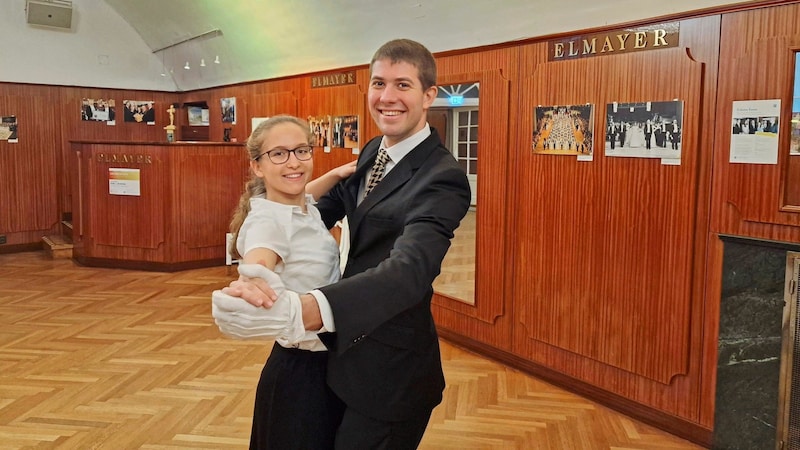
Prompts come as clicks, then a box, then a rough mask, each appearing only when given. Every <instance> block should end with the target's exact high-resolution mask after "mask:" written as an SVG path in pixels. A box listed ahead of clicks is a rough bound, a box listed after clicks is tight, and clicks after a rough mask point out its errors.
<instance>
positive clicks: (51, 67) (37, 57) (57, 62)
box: [0, 0, 177, 91]
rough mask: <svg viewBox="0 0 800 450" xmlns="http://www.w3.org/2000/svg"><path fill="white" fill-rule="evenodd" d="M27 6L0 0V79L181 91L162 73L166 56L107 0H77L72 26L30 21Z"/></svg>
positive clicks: (22, 0)
mask: <svg viewBox="0 0 800 450" xmlns="http://www.w3.org/2000/svg"><path fill="white" fill-rule="evenodd" d="M25 4H26V3H25V0H3V1H2V3H0V81H4V82H17V83H35V84H51V85H64V86H91V87H105V88H125V89H145V90H158V91H175V90H177V89H176V86H175V83H174V82H173V81H172V79H171V78H170V77H169V76H166V77H162V76H161V75H160V74H161V72H162V68H161V60H160V59H159V58H158V57H157V56H156V55H154V54H153V53H152V51H151V50H150V49H149V48H148V47H147V45H145V43H144V41H143V40H142V38H141V37H140V36H139V34H137V33H136V31H134V29H133V28H132V27H131V26H130V25H128V23H127V22H125V21H124V20H123V19H122V18H121V17H120V16H119V15H118V14H117V13H116V12H115V11H114V10H113V9H111V7H109V6H108V4H107V3H106V2H104V1H102V0H73V15H72V29H71V30H64V29H60V28H49V27H41V26H33V25H28V23H27V20H26V15H25ZM167 75H169V73H168V72H167Z"/></svg>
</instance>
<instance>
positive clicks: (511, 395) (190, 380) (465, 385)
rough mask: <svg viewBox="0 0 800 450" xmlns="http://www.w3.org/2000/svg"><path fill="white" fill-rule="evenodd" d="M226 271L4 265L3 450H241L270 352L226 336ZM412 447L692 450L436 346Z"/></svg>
mask: <svg viewBox="0 0 800 450" xmlns="http://www.w3.org/2000/svg"><path fill="white" fill-rule="evenodd" d="M232 277H233V274H232V273H231V272H229V270H228V268H226V267H217V268H209V269H198V270H190V271H184V272H178V273H155V272H152V273H151V272H140V271H127V270H118V269H97V268H86V267H80V266H78V265H76V264H75V263H73V262H72V261H70V260H50V259H48V258H47V257H46V255H45V254H44V253H43V252H31V253H18V254H10V255H0V449H23V448H24V449H53V448H57V449H80V450H85V449H114V450H116V449H234V448H237V449H242V448H246V447H247V443H248V436H249V429H250V419H251V415H252V402H253V395H254V388H255V384H256V380H257V378H258V376H259V373H260V370H261V366H262V364H263V362H264V361H265V359H266V357H267V354H268V352H269V348H270V345H271V343H267V342H243V341H234V340H231V339H227V338H225V337H223V336H221V335H220V334H219V332H218V330H217V328H216V326H215V325H214V324H213V322H212V320H211V317H210V303H209V294H210V292H211V290H212V289H215V288H219V287H221V286H223V285H225V284H227V282H228V281H229V280H230V279H231V278H232ZM442 351H443V360H444V365H445V374H446V377H447V381H448V387H447V390H446V391H445V400H444V402H443V404H442V405H440V406H439V407H438V408H437V409H436V410H435V411H434V414H433V417H432V419H431V423H430V427H429V430H428V432H427V434H426V436H425V438H424V440H423V443H422V446H421V448H423V449H427V450H431V449H475V450H477V449H554V450H557V449H580V450H583V449H662V450H663V449H671V450H677V449H699V448H700V447H697V446H694V445H692V444H690V443H688V442H686V441H683V440H680V439H678V438H676V437H674V436H670V435H668V434H666V433H663V432H660V431H658V430H656V429H654V428H652V427H649V426H646V425H643V424H640V423H638V422H636V421H634V420H631V419H629V418H627V417H625V416H621V415H619V414H616V413H614V412H612V411H610V410H608V409H606V408H604V407H602V406H599V405H597V404H593V403H591V402H589V401H586V400H584V399H582V398H581V397H578V396H576V395H573V394H570V393H568V392H565V391H562V390H559V389H556V388H554V387H553V386H550V385H548V384H546V383H543V382H540V381H538V380H536V379H535V378H532V377H529V376H526V375H524V374H522V373H520V372H518V371H515V370H512V369H509V368H506V367H504V366H502V365H500V364H497V363H495V362H492V361H490V360H487V359H484V358H481V357H479V356H476V355H474V354H472V353H469V352H466V351H463V350H461V349H459V348H457V347H454V346H452V345H450V344H448V343H447V342H443V343H442Z"/></svg>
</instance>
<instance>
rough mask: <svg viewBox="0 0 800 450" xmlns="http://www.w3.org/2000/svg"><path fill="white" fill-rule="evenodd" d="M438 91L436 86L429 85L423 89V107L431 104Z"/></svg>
mask: <svg viewBox="0 0 800 450" xmlns="http://www.w3.org/2000/svg"><path fill="white" fill-rule="evenodd" d="M438 92H439V88H437V87H436V86H431V87H429V88H428V89H426V90H425V93H424V94H423V95H424V97H425V98H424V100H423V102H422V104H423V105H424V107H425V109H428V108H430V107H431V105H433V101H434V100H436V94H437V93H438Z"/></svg>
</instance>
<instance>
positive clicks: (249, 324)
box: [211, 264, 305, 345]
mask: <svg viewBox="0 0 800 450" xmlns="http://www.w3.org/2000/svg"><path fill="white" fill-rule="evenodd" d="M238 270H239V274H240V275H241V278H240V279H239V280H238V281H235V282H233V283H231V286H229V287H226V288H224V289H222V290H215V291H214V292H213V293H212V295H211V302H212V303H211V314H212V316H213V317H214V322H215V323H216V324H217V326H218V327H219V329H220V331H221V332H222V333H224V334H226V335H228V336H231V337H234V338H239V339H259V338H260V339H275V340H277V341H279V342H280V343H281V344H287V345H294V344H296V343H298V342H300V341H302V340H303V338H304V336H305V329H304V327H303V315H302V306H301V304H300V298H299V296H298V295H297V293H295V292H292V291H288V290H286V289H285V288H284V286H283V282H282V281H281V279H280V277H279V276H278V275H277V274H276V273H275V272H273V271H271V270H269V269H267V268H266V267H264V266H262V265H260V264H240V265H239V267H238ZM264 287H266V288H267V289H268V290H269V291H272V296H270V295H268V294H266V293H265V291H264V290H262V289H263V288H264ZM256 291H257V292H256ZM254 298H255V299H257V301H255V302H254V301H253V300H252V299H254ZM245 299H247V300H245ZM260 305H264V306H260ZM267 305H269V307H267Z"/></svg>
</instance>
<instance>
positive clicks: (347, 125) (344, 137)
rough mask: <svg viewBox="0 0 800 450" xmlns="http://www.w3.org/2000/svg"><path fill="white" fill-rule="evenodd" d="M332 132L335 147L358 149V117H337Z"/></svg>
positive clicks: (334, 119)
mask: <svg viewBox="0 0 800 450" xmlns="http://www.w3.org/2000/svg"><path fill="white" fill-rule="evenodd" d="M332 130H333V131H332V134H333V137H332V139H333V146H334V147H340V148H358V116H335V117H334V118H333V127H332Z"/></svg>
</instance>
